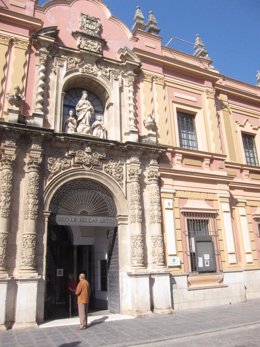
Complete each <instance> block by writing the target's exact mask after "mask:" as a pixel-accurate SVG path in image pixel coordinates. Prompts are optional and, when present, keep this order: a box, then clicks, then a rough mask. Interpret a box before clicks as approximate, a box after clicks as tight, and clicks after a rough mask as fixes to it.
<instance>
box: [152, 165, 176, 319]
mask: <svg viewBox="0 0 260 347" xmlns="http://www.w3.org/2000/svg"><path fill="white" fill-rule="evenodd" d="M159 177H160V173H159V165H158V162H157V160H155V159H151V160H150V163H149V165H148V171H147V180H148V182H147V184H148V195H149V197H148V200H149V212H150V216H149V222H150V223H149V224H148V228H149V231H150V239H151V240H150V241H151V242H150V247H151V250H150V257H151V258H150V261H151V264H150V272H151V275H150V291H151V306H152V307H153V308H154V309H153V310H154V312H156V313H169V312H171V311H172V307H171V305H172V304H171V303H172V300H171V287H170V286H171V285H170V275H169V272H168V271H167V269H166V268H165V258H164V243H163V234H162V227H161V225H162V211H161V199H160V189H159Z"/></svg>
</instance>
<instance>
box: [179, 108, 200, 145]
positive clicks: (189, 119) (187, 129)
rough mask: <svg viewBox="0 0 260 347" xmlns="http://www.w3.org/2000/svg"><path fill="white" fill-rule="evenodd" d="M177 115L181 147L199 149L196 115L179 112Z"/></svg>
mask: <svg viewBox="0 0 260 347" xmlns="http://www.w3.org/2000/svg"><path fill="white" fill-rule="evenodd" d="M177 117H178V129H179V139H180V147H183V148H189V149H198V144H197V136H196V129H195V119H194V116H192V115H190V114H187V113H183V112H178V113H177Z"/></svg>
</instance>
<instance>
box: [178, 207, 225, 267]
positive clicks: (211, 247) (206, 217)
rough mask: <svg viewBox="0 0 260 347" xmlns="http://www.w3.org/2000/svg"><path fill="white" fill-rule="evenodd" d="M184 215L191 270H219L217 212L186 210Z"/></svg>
mask: <svg viewBox="0 0 260 347" xmlns="http://www.w3.org/2000/svg"><path fill="white" fill-rule="evenodd" d="M184 216H185V221H186V223H185V224H186V228H187V229H186V235H187V236H188V243H189V252H188V254H189V257H190V268H191V271H192V272H199V273H203V272H215V271H217V265H216V264H217V261H216V256H218V255H219V252H218V243H217V228H216V221H215V214H214V213H195V212H185V213H184Z"/></svg>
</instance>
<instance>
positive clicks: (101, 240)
mask: <svg viewBox="0 0 260 347" xmlns="http://www.w3.org/2000/svg"><path fill="white" fill-rule="evenodd" d="M49 210H50V213H51V215H50V217H49V222H48V235H47V254H46V279H47V280H46V293H47V295H46V300H45V319H51V318H63V317H68V316H71V315H73V314H74V313H75V314H76V313H77V310H76V303H75V301H76V300H75V299H76V298H75V297H73V296H71V295H69V294H70V293H69V290H68V277H69V274H71V275H73V277H74V279H75V280H77V278H78V275H79V273H81V272H84V273H85V274H86V276H87V278H88V280H89V282H90V285H91V290H92V294H91V300H90V310H95V311H96V310H104V309H108V310H109V311H110V312H119V311H120V303H119V302H120V294H119V261H118V236H117V219H116V216H117V210H116V206H115V203H114V200H113V198H112V196H111V194H110V193H109V192H108V190H107V189H106V188H105V187H104V186H103V185H101V184H99V183H97V182H94V181H92V180H88V179H74V180H71V181H69V182H67V183H65V184H64V185H62V186H61V187H60V188H59V189H58V190H57V191H56V193H55V194H54V196H53V197H52V199H51V202H50V207H49ZM74 300H75V301H74Z"/></svg>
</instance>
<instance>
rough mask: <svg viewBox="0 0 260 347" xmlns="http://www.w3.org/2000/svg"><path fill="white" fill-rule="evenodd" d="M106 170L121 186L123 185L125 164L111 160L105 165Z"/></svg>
mask: <svg viewBox="0 0 260 347" xmlns="http://www.w3.org/2000/svg"><path fill="white" fill-rule="evenodd" d="M104 171H105V173H107V174H108V175H109V176H111V177H113V178H114V179H115V180H116V181H117V182H118V183H119V185H120V186H123V181H124V170H123V165H122V163H121V162H120V161H118V162H117V161H114V160H110V161H109V162H108V163H107V164H105V165H104Z"/></svg>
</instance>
